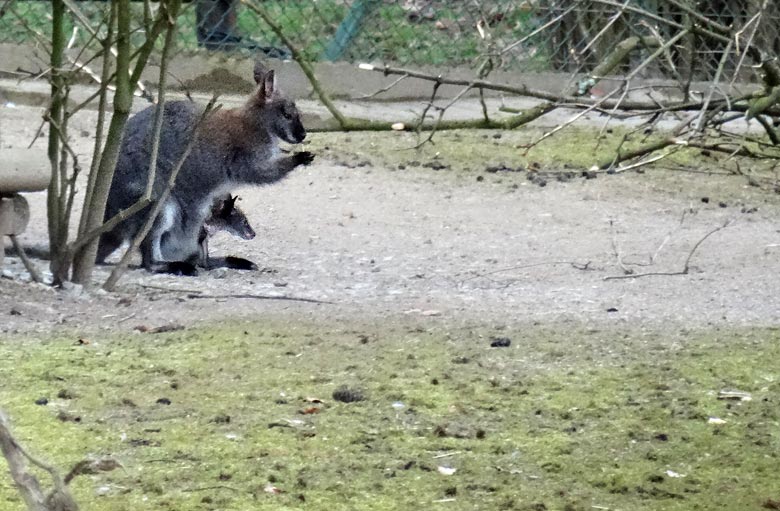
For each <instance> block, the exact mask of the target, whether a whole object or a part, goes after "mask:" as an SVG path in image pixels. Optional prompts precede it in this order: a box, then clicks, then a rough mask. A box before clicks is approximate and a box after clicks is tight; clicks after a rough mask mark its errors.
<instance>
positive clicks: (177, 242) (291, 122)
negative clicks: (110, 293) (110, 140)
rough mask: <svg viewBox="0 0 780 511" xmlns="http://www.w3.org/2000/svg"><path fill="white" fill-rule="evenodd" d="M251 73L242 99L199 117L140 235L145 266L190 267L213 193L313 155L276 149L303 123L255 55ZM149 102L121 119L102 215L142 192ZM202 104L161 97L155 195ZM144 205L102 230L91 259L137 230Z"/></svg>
mask: <svg viewBox="0 0 780 511" xmlns="http://www.w3.org/2000/svg"><path fill="white" fill-rule="evenodd" d="M254 78H255V82H256V83H257V88H256V90H255V92H254V93H253V94H252V95H251V96H250V97H249V99H248V101H247V102H246V104H244V105H243V106H242V107H239V108H236V109H232V110H218V111H216V112H214V113H213V114H211V115H209V117H208V118H207V119H206V120H204V121H203V124H202V126H201V129H200V130H199V132H198V134H197V140H196V141H195V143H194V144H193V148H192V151H191V153H190V155H189V156H188V157H187V159H186V160H185V161H184V164H183V165H182V167H181V170H180V171H179V174H178V176H177V178H176V183H175V185H174V187H173V189H172V190H171V194H170V196H169V197H168V199H167V200H166V201H165V204H164V205H163V207H162V210H161V212H160V214H159V215H158V217H157V218H156V219H155V222H154V225H153V227H152V229H151V231H150V232H149V235H148V236H146V238H144V240H143V241H142V243H141V258H142V262H143V266H144V268H146V269H147V270H150V271H164V272H174V273H185V274H195V273H196V271H195V264H196V263H197V260H198V257H199V253H200V251H199V243H198V238H199V234H200V232H201V229H202V227H203V222H204V221H205V219H206V217H207V216H208V214H209V211H210V210H211V206H212V202H213V199H214V198H215V197H217V196H220V195H222V194H224V193H226V192H228V191H230V190H231V189H233V188H235V187H238V186H240V185H246V184H255V185H263V184H270V183H274V182H276V181H278V180H280V179H282V178H283V177H285V176H286V175H287V174H288V173H289V172H290V171H292V170H293V169H295V168H296V167H298V166H300V165H308V164H309V163H311V162H312V160H313V159H314V155H313V154H312V153H310V152H308V151H303V152H297V153H293V154H289V155H287V154H284V153H282V152H281V151H280V149H279V146H278V141H279V139H281V140H284V141H285V142H288V143H291V144H297V143H300V142H302V141H303V139H304V138H305V137H306V130H305V129H304V127H303V124H301V120H300V114H299V113H298V109H297V108H296V107H295V103H293V102H292V101H291V100H289V99H287V98H285V97H284V95H283V94H282V93H281V92H280V91H279V89H278V88H277V86H276V76H275V74H274V72H273V71H270V70H268V69H266V68H265V66H263V65H262V64H261V63H259V62H258V63H257V64H256V65H255V70H254ZM154 109H155V107H153V106H152V107H149V108H147V109H145V110H143V111H141V112H139V113H137V114H136V115H134V116H133V117H132V118H130V119H129V120H128V122H127V126H126V128H125V135H124V138H123V140H122V146H121V148H120V154H119V158H118V161H117V166H116V171H115V174H114V180H113V182H112V184H111V189H110V191H109V195H108V202H107V205H106V214H105V218H106V219H109V218H111V217H113V216H114V215H115V214H117V213H118V212H120V211H122V210H124V209H127V208H128V207H130V206H131V205H132V204H134V203H135V202H136V201H137V200H138V199H139V198H140V197H141V196H142V195H143V193H144V190H145V188H146V181H147V176H148V169H149V161H150V159H151V154H150V148H151V146H152V140H151V137H152V133H153V122H154ZM201 112H202V108H200V107H198V106H197V105H196V104H195V103H193V102H191V101H171V102H169V103H166V104H165V108H164V114H163V127H162V131H161V134H160V143H159V156H158V158H157V172H156V175H155V181H154V185H153V192H152V198H153V199H156V198H158V197H160V195H161V194H162V192H163V191H164V189H165V186H166V183H167V181H168V178H169V176H170V174H171V171H172V168H173V166H174V165H175V164H176V162H177V161H178V160H179V158H180V156H181V154H182V153H183V151H184V148H185V147H186V146H187V144H188V142H189V140H190V138H191V137H192V136H193V132H194V128H195V125H196V124H197V120H198V118H199V116H200V114H201ZM147 212H148V208H147V209H145V210H142V211H141V212H139V213H138V214H136V215H133V216H131V217H129V218H127V219H126V220H124V221H123V222H121V223H119V224H118V225H117V226H116V227H115V228H114V229H112V230H111V231H108V232H106V233H105V234H103V235H102V236H101V237H100V244H99V247H98V253H97V261H98V262H103V261H104V260H105V258H106V257H107V256H108V255H109V254H111V252H113V251H114V250H116V249H117V248H118V247H119V246H120V245H121V244H122V242H124V241H127V240H129V239H131V238H132V237H133V236H135V235H136V233H138V231H139V230H140V228H141V226H142V225H143V222H144V220H145V217H146V214H147Z"/></svg>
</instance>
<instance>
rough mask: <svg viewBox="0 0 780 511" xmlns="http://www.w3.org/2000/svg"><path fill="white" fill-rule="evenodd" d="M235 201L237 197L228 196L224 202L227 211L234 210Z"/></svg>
mask: <svg viewBox="0 0 780 511" xmlns="http://www.w3.org/2000/svg"><path fill="white" fill-rule="evenodd" d="M236 199H238V195H228V199H226V200H225V205H226V206H228V208H229V209H235V208H236Z"/></svg>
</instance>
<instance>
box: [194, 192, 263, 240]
mask: <svg viewBox="0 0 780 511" xmlns="http://www.w3.org/2000/svg"><path fill="white" fill-rule="evenodd" d="M236 200H238V196H233V195H230V194H226V195H224V196H220V197H216V198H215V199H214V203H213V205H212V208H211V215H210V216H209V217H208V218H207V219H206V221H205V222H204V228H205V229H206V233H207V234H208V235H209V236H213V235H214V234H216V233H217V231H226V232H227V233H229V234H232V235H233V236H236V237H238V238H242V239H245V240H251V239H254V237H255V231H254V229H252V226H251V225H249V219H248V218H247V217H246V215H245V214H244V212H243V211H241V210H240V209H239V208H238V207H237V206H236Z"/></svg>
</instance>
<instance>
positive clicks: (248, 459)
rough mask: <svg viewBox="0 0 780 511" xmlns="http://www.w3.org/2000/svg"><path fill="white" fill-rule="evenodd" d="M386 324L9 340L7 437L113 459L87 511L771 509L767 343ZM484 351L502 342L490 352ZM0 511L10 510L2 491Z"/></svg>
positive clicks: (779, 389)
mask: <svg viewBox="0 0 780 511" xmlns="http://www.w3.org/2000/svg"><path fill="white" fill-rule="evenodd" d="M388 323H390V324H382V323H377V324H370V323H365V324H355V325H335V324H330V325H328V324H295V323H290V322H289V321H285V320H281V319H266V320H263V321H257V322H247V323H240V324H238V323H236V324H232V325H225V324H214V325H212V326H210V327H206V328H200V329H191V330H184V331H178V332H170V333H163V334H149V333H146V334H140V333H135V334H118V333H116V334H107V335H105V336H97V335H96V336H92V337H89V338H87V339H79V338H78V336H77V335H72V334H65V333H62V334H58V335H54V336H52V337H50V338H45V339H30V338H10V339H5V340H3V341H0V382H2V384H1V385H0V403H1V404H2V407H3V408H4V409H6V411H7V412H8V414H9V416H10V417H11V419H12V421H13V427H14V431H15V433H16V435H17V436H18V437H19V439H20V441H21V442H22V443H23V444H24V445H26V446H27V447H29V449H30V450H31V451H33V452H35V453H37V454H39V455H40V456H42V457H45V458H47V459H49V460H50V461H51V462H53V463H54V464H56V465H58V466H59V467H63V469H67V468H69V467H70V466H72V465H73V464H74V463H76V462H77V461H79V460H81V459H83V458H85V457H90V456H92V457H101V456H111V457H114V458H116V459H117V460H119V461H120V462H121V463H122V465H123V468H122V469H118V470H116V471H113V472H109V473H100V474H97V475H92V476H81V477H78V478H77V479H75V480H74V482H73V488H74V492H75V495H76V496H77V498H78V499H79V501H80V503H81V505H82V508H83V509H84V510H95V511H97V510H100V511H108V510H139V509H158V510H176V511H187V510H196V509H197V510H202V509H214V510H217V509H219V510H249V509H252V510H255V509H274V510H279V509H312V510H329V511H330V510H340V509H350V510H369V509H370V510H372V511H379V510H390V509H398V510H408V509H424V508H432V509H451V510H455V509H458V510H460V509H462V510H466V509H468V510H472V509H485V510H500V509H520V510H545V509H548V510H555V509H560V510H590V509H622V510H661V509H663V510H693V509H702V510H704V509H725V510H745V509H762V507H767V506H772V505H775V504H776V503H777V501H779V500H780V478H778V477H777V467H778V466H780V406H778V405H779V404H780V365H778V363H777V362H778V360H780V331H778V330H776V329H774V330H773V329H745V330H735V329H729V330H710V331H706V332H697V333H688V332H685V331H682V332H681V331H668V332H667V333H652V332H648V331H645V330H640V329H638V328H637V329H635V330H626V331H622V330H597V329H589V328H584V327H577V326H572V325H560V326H557V327H550V328H542V327H539V326H533V325H529V326H526V327H523V328H519V327H517V328H505V329H502V330H493V331H491V330H487V329H483V328H467V327H459V328H453V329H448V328H445V327H443V326H442V325H439V324H433V323H431V324H427V323H426V324H422V325H411V326H406V325H403V324H400V323H392V322H389V321H388ZM495 337H499V338H506V339H509V340H510V341H511V344H510V345H509V346H508V347H491V346H490V345H491V343H494V342H495V341H496V340H497V339H496V338H495ZM498 340H499V341H501V339H498ZM342 386H347V388H348V389H350V390H349V391H348V392H343V389H340V388H341V387H342ZM337 390H342V392H341V395H346V396H347V397H353V398H361V397H362V398H363V399H362V400H359V401H355V402H341V401H338V400H336V399H334V391H337ZM722 390H739V391H743V392H747V393H749V394H750V396H751V397H752V399H751V400H749V401H740V400H721V399H718V392H719V391H722ZM337 394H338V392H337ZM42 398H45V399H46V400H47V401H48V403H47V404H41V403H43V402H44V401H42V400H41V399H42ZM342 398H343V397H342ZM36 401H38V403H39V404H36ZM713 418H716V419H720V420H715V421H714V422H713ZM453 471H454V472H453ZM3 472H5V469H4V468H3ZM0 509H3V510H4V511H21V510H23V509H24V505H23V503H22V502H21V500H20V497H19V495H18V494H17V492H16V490H15V489H14V488H13V486H12V484H11V482H10V478H9V477H7V476H3V477H0Z"/></svg>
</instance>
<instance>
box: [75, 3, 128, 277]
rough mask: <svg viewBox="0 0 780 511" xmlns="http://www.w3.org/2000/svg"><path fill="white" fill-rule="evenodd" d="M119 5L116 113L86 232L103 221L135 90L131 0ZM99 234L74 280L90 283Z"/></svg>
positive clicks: (82, 255) (82, 253)
mask: <svg viewBox="0 0 780 511" xmlns="http://www.w3.org/2000/svg"><path fill="white" fill-rule="evenodd" d="M112 1H114V2H116V9H117V45H116V46H117V57H116V92H115V93H114V115H113V117H112V118H111V123H110V124H109V127H108V135H107V136H106V145H105V147H104V148H103V153H102V154H101V157H100V165H99V166H98V170H97V171H98V174H97V176H96V178H95V187H94V188H93V190H92V197H90V198H89V200H88V201H87V199H86V198H85V203H84V209H83V211H82V213H81V214H82V215H86V221H85V222H84V224H83V225H84V230H85V232H89V231H91V230H93V229H97V228H98V227H100V225H101V224H102V223H103V214H104V212H105V209H106V201H107V200H108V191H109V189H110V187H111V181H112V180H113V178H114V167H116V161H117V158H118V156H119V147H120V145H121V143H122V136H123V135H124V130H125V124H126V123H127V119H128V117H129V116H130V107H131V106H132V103H133V91H132V88H131V85H130V84H131V81H130V53H131V50H132V48H131V46H130V0H112ZM97 247H98V238H95V239H93V240H91V241H89V242H88V243H86V244H85V245H84V247H83V248H82V249H80V250H79V251H78V252H76V254H75V257H74V261H73V281H74V282H77V283H80V284H85V285H86V284H89V283H90V280H91V278H92V270H93V269H94V267H95V256H96V254H97Z"/></svg>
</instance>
